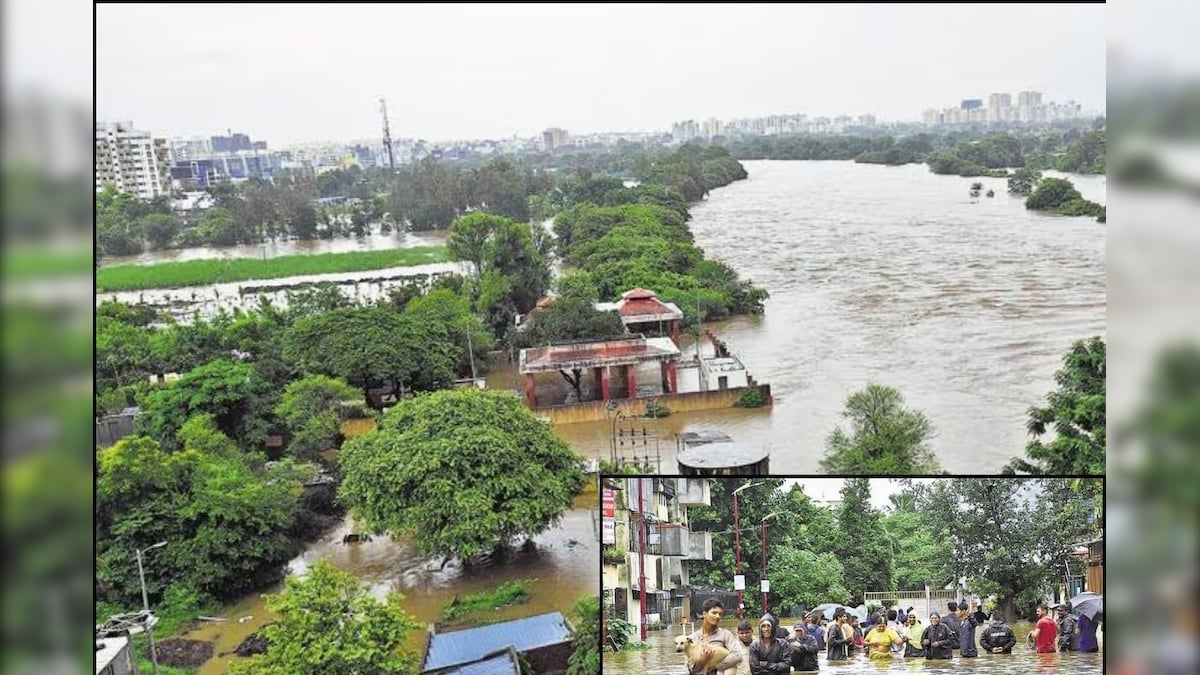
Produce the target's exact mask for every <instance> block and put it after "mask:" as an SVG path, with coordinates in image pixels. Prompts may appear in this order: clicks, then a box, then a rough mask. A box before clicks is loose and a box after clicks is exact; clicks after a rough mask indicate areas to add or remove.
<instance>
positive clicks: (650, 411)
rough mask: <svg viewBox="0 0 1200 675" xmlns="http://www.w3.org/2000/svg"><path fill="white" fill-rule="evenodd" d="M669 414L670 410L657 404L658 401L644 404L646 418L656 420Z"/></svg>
mask: <svg viewBox="0 0 1200 675" xmlns="http://www.w3.org/2000/svg"><path fill="white" fill-rule="evenodd" d="M670 414H671V409H670V408H668V407H667V406H665V405H663V404H661V403H659V402H658V401H650V402H649V403H647V404H646V417H649V418H652V419H658V418H661V417H667V416H668V415H670Z"/></svg>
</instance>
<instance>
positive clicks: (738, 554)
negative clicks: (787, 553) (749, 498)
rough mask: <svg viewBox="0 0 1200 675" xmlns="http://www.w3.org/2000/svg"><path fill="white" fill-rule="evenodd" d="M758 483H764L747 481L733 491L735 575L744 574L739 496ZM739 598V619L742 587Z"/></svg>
mask: <svg viewBox="0 0 1200 675" xmlns="http://www.w3.org/2000/svg"><path fill="white" fill-rule="evenodd" d="M756 485H762V483H746V484H745V485H743V486H741V487H740V488H738V489H736V490H734V491H733V557H734V560H735V561H736V563H735V564H736V568H735V569H734V575H735V576H741V575H742V530H741V527H740V523H739V521H738V498H737V496H738V493H739V492H741V491H742V490H745V489H746V488H748V487H754V486H756ZM744 585H745V584H744V583H743V586H744ZM737 598H738V607H737V615H738V620H741V619H742V618H743V614H744V611H743V609H742V589H740V588H739V589H737Z"/></svg>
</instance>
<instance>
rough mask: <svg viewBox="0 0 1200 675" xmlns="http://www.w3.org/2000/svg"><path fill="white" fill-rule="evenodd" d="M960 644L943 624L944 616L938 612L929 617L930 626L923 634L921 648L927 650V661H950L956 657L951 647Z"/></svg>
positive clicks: (952, 632)
mask: <svg viewBox="0 0 1200 675" xmlns="http://www.w3.org/2000/svg"><path fill="white" fill-rule="evenodd" d="M957 643H958V638H957V637H956V636H955V635H954V631H952V630H950V627H949V626H947V625H946V624H944V623H942V616H941V615H940V614H938V613H937V612H934V613H933V614H930V615H929V625H928V626H927V627H926V628H925V632H923V633H921V648H922V649H924V650H925V658H927V659H949V658H953V657H954V652H952V651H950V647H952V646H953V645H955V644H957Z"/></svg>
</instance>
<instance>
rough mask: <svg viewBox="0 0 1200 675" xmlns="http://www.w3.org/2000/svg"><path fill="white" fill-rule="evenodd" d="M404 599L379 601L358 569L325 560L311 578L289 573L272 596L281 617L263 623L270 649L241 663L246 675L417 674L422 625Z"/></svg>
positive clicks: (239, 670)
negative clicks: (414, 636) (415, 648)
mask: <svg viewBox="0 0 1200 675" xmlns="http://www.w3.org/2000/svg"><path fill="white" fill-rule="evenodd" d="M402 601H403V597H402V596H400V595H399V594H396V593H391V594H388V596H387V599H385V600H383V601H379V600H376V599H375V598H374V597H372V596H371V594H370V593H369V592H368V590H367V589H366V588H365V587H364V586H363V585H362V584H361V583H359V581H358V579H356V578H355V577H354V576H353V575H351V574H348V573H346V572H342V571H340V570H338V569H337V568H336V567H334V566H333V565H332V564H330V563H329V562H328V561H325V560H319V561H317V562H316V563H315V564H314V565H313V566H312V567H311V568H310V569H309V571H308V575H307V576H306V577H304V578H300V577H288V578H287V581H286V582H285V583H284V589H283V592H282V593H279V594H278V595H268V596H267V609H268V610H269V611H270V612H271V613H272V614H273V615H274V616H275V617H276V620H275V621H274V622H273V623H271V624H268V625H267V627H266V628H264V629H263V633H264V635H265V637H266V638H267V651H266V652H265V653H263V654H259V655H257V656H254V657H251V658H250V659H247V660H245V661H234V662H233V663H231V664H230V672H231V673H235V674H239V675H291V674H292V673H343V674H347V675H348V674H350V673H413V672H416V671H417V670H418V667H419V666H420V663H419V659H418V657H417V656H416V654H415V653H413V652H412V651H411V649H410V647H409V645H408V635H409V633H410V632H411V631H413V630H415V629H417V628H419V624H418V623H417V621H416V620H415V619H414V618H413V617H412V616H410V615H409V614H408V613H406V612H405V611H404V608H403V606H402V604H401V603H402Z"/></svg>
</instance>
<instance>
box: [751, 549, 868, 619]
mask: <svg viewBox="0 0 1200 675" xmlns="http://www.w3.org/2000/svg"><path fill="white" fill-rule="evenodd" d="M767 571H768V572H769V573H770V579H771V594H772V595H774V596H776V597H778V598H779V601H780V602H779V605H780V606H781V607H790V606H792V605H804V606H806V607H810V608H811V607H816V606H817V605H819V604H821V603H824V602H839V603H847V604H849V603H850V598H851V593H850V591H849V590H848V589H847V588H846V585H845V584H846V572H845V569H844V568H843V567H842V563H841V562H840V561H839V560H838V558H837V556H835V555H834V554H832V553H815V552H813V551H809V550H805V549H800V548H792V547H780V548H779V549H778V550H773V551H771V556H770V559H769V560H768V561H767Z"/></svg>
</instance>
